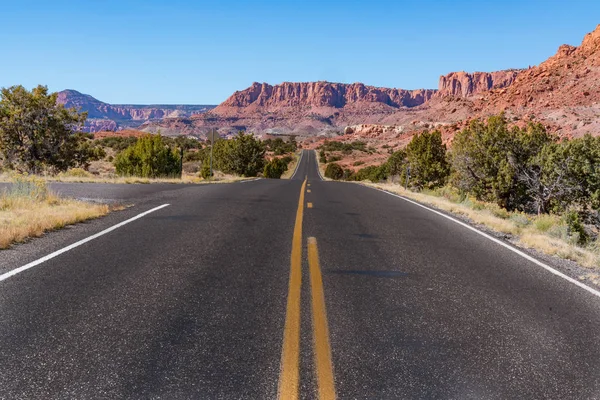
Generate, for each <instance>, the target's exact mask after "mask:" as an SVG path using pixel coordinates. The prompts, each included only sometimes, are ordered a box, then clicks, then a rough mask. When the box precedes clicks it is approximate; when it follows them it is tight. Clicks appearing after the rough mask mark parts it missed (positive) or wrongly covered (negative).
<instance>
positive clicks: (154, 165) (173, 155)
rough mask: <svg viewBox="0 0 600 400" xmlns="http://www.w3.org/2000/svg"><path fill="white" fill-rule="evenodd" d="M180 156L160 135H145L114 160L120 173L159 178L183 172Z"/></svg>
mask: <svg viewBox="0 0 600 400" xmlns="http://www.w3.org/2000/svg"><path fill="white" fill-rule="evenodd" d="M180 161H181V160H180V156H179V154H178V151H177V150H176V149H171V148H170V147H168V146H166V145H165V143H164V141H163V138H162V136H160V135H150V134H148V135H144V136H142V137H140V138H139V139H138V140H137V142H136V143H135V144H134V145H132V146H130V147H128V148H126V149H125V150H123V151H122V152H120V153H119V154H117V157H116V158H115V160H114V165H115V169H116V171H117V174H119V175H128V176H140V177H144V178H158V177H168V176H177V175H179V174H181V168H180Z"/></svg>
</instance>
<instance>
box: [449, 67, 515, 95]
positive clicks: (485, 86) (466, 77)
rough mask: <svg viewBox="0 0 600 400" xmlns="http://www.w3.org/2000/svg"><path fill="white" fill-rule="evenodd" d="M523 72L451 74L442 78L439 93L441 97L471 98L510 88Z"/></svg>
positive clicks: (510, 70)
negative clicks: (490, 91) (489, 91)
mask: <svg viewBox="0 0 600 400" xmlns="http://www.w3.org/2000/svg"><path fill="white" fill-rule="evenodd" d="M521 71H523V70H520V69H509V70H504V71H496V72H473V73H468V72H451V73H449V74H448V75H443V76H440V82H439V84H438V91H439V94H440V95H441V96H455V97H470V96H474V95H477V94H480V93H482V92H485V91H488V90H491V89H501V88H505V87H507V86H509V85H510V84H511V83H513V82H514V81H515V78H516V77H517V75H518V74H519V73H520V72H521Z"/></svg>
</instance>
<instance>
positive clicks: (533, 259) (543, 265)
mask: <svg viewBox="0 0 600 400" xmlns="http://www.w3.org/2000/svg"><path fill="white" fill-rule="evenodd" d="M367 187H369V186H367ZM372 189H376V190H379V191H380V192H383V193H386V194H389V195H391V196H394V197H398V198H399V199H402V200H404V201H408V202H409V203H412V204H414V205H417V206H419V207H421V208H424V209H426V210H429V211H431V212H433V213H436V214H438V215H440V216H442V217H444V218H446V219H449V220H450V221H452V222H456V223H457V224H459V225H462V226H464V227H465V228H467V229H470V230H472V231H473V232H475V233H477V234H479V235H481V236H483V237H485V238H487V239H489V240H491V241H492V242H494V243H497V244H499V245H500V246H502V247H504V248H507V249H508V250H510V251H512V252H513V253H516V254H518V255H520V256H521V257H523V258H525V259H526V260H529V261H531V262H532V263H534V264H536V265H538V266H540V267H542V268H544V269H545V270H547V271H549V272H551V273H553V274H554V275H556V276H559V277H561V278H563V279H565V280H567V281H569V282H571V283H572V284H574V285H577V286H579V287H580V288H582V289H584V290H587V291H588V292H590V293H591V294H593V295H594V296H597V297H600V291H598V290H596V289H593V288H591V287H589V286H587V285H586V284H584V283H581V282H579V281H578V280H576V279H573V278H571V277H570V276H568V275H565V274H563V273H562V272H560V271H557V270H555V269H554V268H552V267H551V266H549V265H547V264H544V263H543V262H541V261H539V260H537V259H535V258H533V257H531V256H530V255H528V254H526V253H524V252H522V251H521V250H519V249H516V248H514V247H512V246H510V245H509V244H507V243H505V242H503V241H501V240H499V239H496V238H495V237H493V236H490V235H488V234H487V233H485V232H482V231H480V230H479V229H477V228H474V227H472V226H470V225H469V224H466V223H464V222H462V221H460V220H458V219H456V218H453V217H451V216H449V215H446V214H444V213H442V212H439V211H437V210H434V209H433V208H429V207H427V206H424V205H423V204H420V203H417V202H416V201H413V200H410V199H407V198H406V197H403V196H400V195H397V194H395V193H391V192H388V191H387V190H383V189H377V188H372Z"/></svg>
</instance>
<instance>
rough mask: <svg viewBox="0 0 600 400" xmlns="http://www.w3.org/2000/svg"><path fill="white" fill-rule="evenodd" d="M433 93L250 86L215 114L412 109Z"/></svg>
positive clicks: (346, 86) (352, 87) (349, 86)
mask: <svg viewBox="0 0 600 400" xmlns="http://www.w3.org/2000/svg"><path fill="white" fill-rule="evenodd" d="M434 93H435V90H424V89H422V90H404V89H388V88H378V87H373V86H366V85H364V84H362V83H353V84H344V83H331V82H302V83H297V82H284V83H282V84H280V85H275V86H271V85H269V84H267V83H257V82H255V83H253V84H252V86H250V87H249V88H248V89H245V90H243V91H240V92H235V93H234V94H233V95H232V96H231V97H229V98H228V99H227V100H225V101H224V102H223V103H222V104H221V105H219V106H218V107H217V108H216V109H215V110H214V111H213V112H214V113H215V114H221V113H227V111H228V108H239V107H251V106H253V107H254V108H258V107H264V108H266V109H269V110H277V109H280V108H285V107H303V108H310V107H332V108H344V107H346V106H347V105H350V104H355V103H361V102H364V103H381V104H385V105H388V106H390V107H393V108H399V107H415V106H418V105H421V104H423V103H424V102H426V101H427V100H429V99H430V98H431V96H433V94H434Z"/></svg>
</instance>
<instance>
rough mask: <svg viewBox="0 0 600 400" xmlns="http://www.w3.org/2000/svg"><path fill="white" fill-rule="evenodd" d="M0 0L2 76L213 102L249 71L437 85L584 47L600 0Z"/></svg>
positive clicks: (269, 78)
mask: <svg viewBox="0 0 600 400" xmlns="http://www.w3.org/2000/svg"><path fill="white" fill-rule="evenodd" d="M250 3H251V2H249V1H248V2H245V1H239V2H236V1H218V0H215V1H211V2H203V1H191V0H188V1H184V0H169V1H154V0H143V1H126V0H120V1H116V0H85V1H83V0H82V1H65V0H53V1H47V0H38V1H30V0H12V1H11V0H5V1H3V2H2V6H1V7H2V9H1V11H0V13H1V22H0V43H1V47H0V54H1V58H0V86H2V87H6V86H10V85H14V84H22V85H24V86H26V87H29V88H30V87H33V86H35V85H37V84H45V85H48V87H49V88H50V89H51V90H55V91H58V90H62V89H66V88H70V89H76V90H79V91H81V92H84V93H88V94H91V95H92V96H94V97H96V98H98V99H100V100H103V101H106V102H109V103H137V104H150V103H182V104H217V103H219V102H221V101H223V100H224V99H226V98H227V97H228V96H229V95H230V94H231V93H233V92H234V91H235V90H242V89H244V88H246V87H247V86H249V85H250V84H252V82H254V81H258V82H268V83H271V84H276V83H280V82H283V81H316V80H328V81H334V82H347V83H351V82H364V83H366V84H369V85H375V86H385V87H398V88H406V89H416V88H436V87H437V82H438V77H439V75H441V74H446V73H448V72H451V71H460V70H465V71H493V70H498V69H504V68H511V67H527V66H528V65H535V64H538V63H540V62H541V61H543V60H545V59H546V58H547V57H549V56H550V55H552V54H554V53H555V52H556V49H557V47H558V46H559V45H561V44H563V43H568V44H573V45H579V43H580V42H581V40H582V38H583V36H584V34H585V33H587V32H589V31H592V30H593V29H594V28H595V27H596V25H597V24H598V23H600V1H599V0H588V1H583V0H540V1H537V0H531V1H528V0H520V1H515V0H504V1H492V0H490V1H487V0H455V1H454V0H453V1H451V0H443V1H442V0H438V1H434V0H420V1H417V0H410V1H400V0H399V1H373V0H372V1H352V0H346V1H312V0H307V1H294V2H292V1H285V0H277V1H262V2H256V3H255V4H250Z"/></svg>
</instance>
